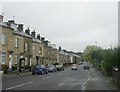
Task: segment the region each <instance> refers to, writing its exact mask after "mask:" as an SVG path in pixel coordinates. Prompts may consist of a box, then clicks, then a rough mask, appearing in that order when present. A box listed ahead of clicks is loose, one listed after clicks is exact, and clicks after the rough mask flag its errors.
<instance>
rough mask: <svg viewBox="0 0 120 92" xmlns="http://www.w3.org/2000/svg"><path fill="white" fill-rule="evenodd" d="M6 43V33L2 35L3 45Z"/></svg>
mask: <svg viewBox="0 0 120 92" xmlns="http://www.w3.org/2000/svg"><path fill="white" fill-rule="evenodd" d="M5 43H6V35H5V33H2V44H5Z"/></svg>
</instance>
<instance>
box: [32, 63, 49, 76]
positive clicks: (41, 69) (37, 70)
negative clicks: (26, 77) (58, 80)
mask: <svg viewBox="0 0 120 92" xmlns="http://www.w3.org/2000/svg"><path fill="white" fill-rule="evenodd" d="M47 73H48V69H47V68H46V67H45V65H35V66H34V67H33V69H32V74H33V75H34V74H47Z"/></svg>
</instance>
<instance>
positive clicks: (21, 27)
mask: <svg viewBox="0 0 120 92" xmlns="http://www.w3.org/2000/svg"><path fill="white" fill-rule="evenodd" d="M17 29H18V31H20V32H22V31H23V24H19V25H18V28H17Z"/></svg>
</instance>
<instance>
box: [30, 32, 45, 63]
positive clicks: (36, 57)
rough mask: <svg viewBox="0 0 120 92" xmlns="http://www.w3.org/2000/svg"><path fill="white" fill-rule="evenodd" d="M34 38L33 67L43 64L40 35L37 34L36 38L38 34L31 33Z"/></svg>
mask: <svg viewBox="0 0 120 92" xmlns="http://www.w3.org/2000/svg"><path fill="white" fill-rule="evenodd" d="M31 36H32V49H31V50H32V65H38V64H43V62H42V56H43V54H42V53H43V50H42V49H43V46H42V45H43V44H42V42H41V39H40V34H37V38H36V32H35V31H33V32H31Z"/></svg>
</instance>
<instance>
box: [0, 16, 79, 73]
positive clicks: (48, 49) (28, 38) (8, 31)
mask: <svg viewBox="0 0 120 92" xmlns="http://www.w3.org/2000/svg"><path fill="white" fill-rule="evenodd" d="M23 28H24V25H23V24H17V23H15V21H14V20H9V21H8V22H3V16H2V15H1V16H0V32H1V34H0V37H1V39H0V48H1V49H0V56H1V58H0V59H1V61H2V62H0V63H1V64H2V70H3V71H4V73H7V72H10V71H16V70H18V67H19V71H20V72H21V71H24V70H26V69H27V70H28V69H29V70H31V67H32V66H34V65H38V64H44V65H45V64H57V63H58V64H69V63H74V62H79V60H80V57H79V56H77V55H76V54H75V53H73V52H69V51H67V50H63V49H61V48H59V49H57V48H56V45H55V44H51V43H50V41H48V40H45V37H41V36H40V34H37V35H36V32H35V30H34V31H32V32H30V29H29V28H27V29H26V30H25V31H24V29H23Z"/></svg>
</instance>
